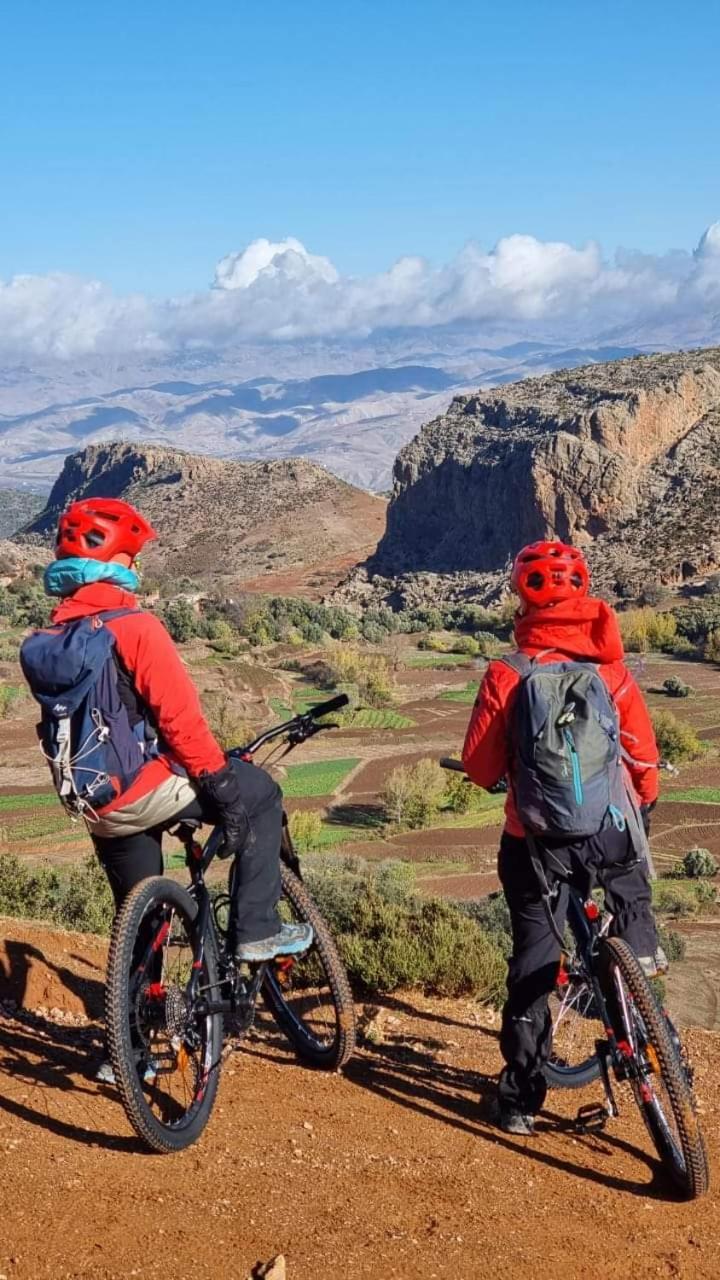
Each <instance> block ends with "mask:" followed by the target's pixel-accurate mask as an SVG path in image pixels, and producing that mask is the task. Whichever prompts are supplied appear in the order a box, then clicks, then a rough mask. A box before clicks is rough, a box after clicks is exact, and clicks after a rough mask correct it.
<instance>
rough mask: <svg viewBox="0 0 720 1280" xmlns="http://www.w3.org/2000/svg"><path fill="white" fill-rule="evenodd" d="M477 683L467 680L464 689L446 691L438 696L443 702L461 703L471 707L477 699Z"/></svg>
mask: <svg viewBox="0 0 720 1280" xmlns="http://www.w3.org/2000/svg"><path fill="white" fill-rule="evenodd" d="M477 691H478V681H477V680H469V681H468V683H467V684H466V685H465V688H464V689H446V690H445V692H444V693H441V694H440V697H441V698H442V700H443V702H462V703H464V704H465V705H467V706H469V707H470V706H472V704H473V702H474V701H475V699H476V697H477Z"/></svg>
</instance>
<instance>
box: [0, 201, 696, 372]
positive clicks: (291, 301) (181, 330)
mask: <svg viewBox="0 0 720 1280" xmlns="http://www.w3.org/2000/svg"><path fill="white" fill-rule="evenodd" d="M718 302H720V223H714V224H713V225H712V226H710V227H708V229H707V231H706V232H705V233H704V234H703V236H702V237H701V239H700V242H699V244H698V246H697V248H696V250H695V251H694V253H687V252H680V251H674V252H672V253H668V254H665V255H659V256H654V255H650V254H643V253H639V252H628V251H618V253H617V254H616V255H615V257H614V259H613V260H611V261H607V260H604V259H603V256H602V254H601V251H600V249H599V247H598V245H597V244H595V243H590V244H588V245H586V246H585V247H583V248H575V247H574V246H572V245H569V244H565V243H562V242H552V241H541V240H538V239H536V238H535V237H534V236H530V235H511V236H507V237H505V238H503V239H501V240H500V241H499V242H498V243H497V245H496V246H495V247H494V249H492V250H489V251H486V250H483V249H482V248H481V247H480V246H479V245H478V244H476V243H474V242H471V243H469V244H468V245H466V247H465V248H464V249H463V250H462V252H461V253H460V254H458V256H457V257H456V258H455V259H454V261H452V262H450V263H448V264H446V265H444V266H439V267H435V266H433V265H431V264H430V263H429V262H427V261H426V260H425V259H423V258H419V257H406V258H401V259H400V260H399V261H398V262H396V263H395V264H394V265H393V266H391V267H390V268H389V269H388V270H387V271H384V272H381V273H379V274H377V275H374V276H367V277H351V276H341V275H340V274H339V272H338V271H337V269H336V268H335V266H334V265H333V263H332V262H331V261H330V260H329V259H328V258H326V257H322V256H320V255H318V254H314V253H310V252H309V251H308V250H307V249H306V248H305V246H304V245H303V244H301V242H300V241H299V240H296V239H293V238H292V237H289V238H288V239H286V240H283V241H280V242H276V243H273V242H271V241H269V240H266V239H259V240H255V241H253V243H252V244H250V245H248V246H247V247H246V248H245V249H243V250H241V251H239V252H236V253H230V254H228V255H227V256H226V257H224V258H223V259H221V261H220V262H219V263H218V264H217V267H216V268H215V275H214V280H213V284H212V287H211V288H209V289H207V290H205V291H203V292H201V293H196V294H189V295H185V296H182V297H178V298H172V299H166V300H160V301H158V300H154V299H151V298H148V297H144V296H142V295H132V296H125V297H118V296H117V295H115V294H113V293H112V291H111V290H110V289H109V288H108V287H107V286H105V285H103V284H101V283H99V282H98V281H88V280H83V279H79V278H77V277H74V276H70V275H65V274H61V273H54V274H51V275H47V276H27V275H24V276H16V277H15V278H14V279H12V280H10V281H8V282H7V283H3V282H2V281H0V355H1V356H2V357H3V358H4V359H6V360H7V359H21V360H25V359H28V358H31V357H32V356H35V357H38V356H51V357H59V358H77V357H80V356H85V355H91V354H93V353H101V354H120V353H123V352H131V351H135V352H139V351H157V352H162V351H168V352H170V351H173V350H175V349H177V348H186V349H192V348H197V347H208V348H214V347H217V348H222V347H226V346H231V345H233V344H237V343H238V342H241V341H274V340H287V339H294V338H297V339H300V338H306V337H339V336H343V335H347V336H365V335H368V334H370V333H372V332H373V331H376V330H378V329H385V328H392V329H397V328H407V329H413V328H417V327H427V326H434V325H446V324H452V323H462V322H464V321H466V322H476V323H482V322H493V323H495V322H500V323H504V324H506V325H508V326H512V325H513V324H514V325H516V326H517V327H518V329H519V330H520V331H521V330H522V327H523V325H528V324H534V325H537V323H538V322H542V321H545V322H546V323H547V324H548V325H549V326H553V328H554V331H555V332H561V331H562V332H565V333H567V334H568V336H572V335H577V336H579V335H580V334H581V333H582V334H584V335H585V336H588V335H592V334H593V333H595V334H599V333H601V332H602V331H603V330H604V329H607V328H608V327H610V326H613V325H618V324H622V323H632V324H641V323H643V322H644V321H648V320H651V319H652V320H654V321H657V320H658V319H660V320H661V321H662V323H667V322H669V321H672V320H673V318H682V317H683V316H689V315H692V316H693V320H694V322H695V321H696V320H697V318H698V314H699V313H700V314H702V312H703V310H705V311H707V313H708V316H709V318H711V317H710V312H711V309H712V308H713V307H717V305H718Z"/></svg>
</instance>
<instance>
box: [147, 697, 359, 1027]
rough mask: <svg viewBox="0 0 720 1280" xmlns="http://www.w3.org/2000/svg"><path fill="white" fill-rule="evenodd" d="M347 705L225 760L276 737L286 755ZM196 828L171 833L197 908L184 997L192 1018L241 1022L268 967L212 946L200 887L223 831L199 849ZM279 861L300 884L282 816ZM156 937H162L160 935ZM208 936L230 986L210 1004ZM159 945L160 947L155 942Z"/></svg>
mask: <svg viewBox="0 0 720 1280" xmlns="http://www.w3.org/2000/svg"><path fill="white" fill-rule="evenodd" d="M348 702H349V698H348V697H347V695H346V694H338V696H337V697H335V698H330V699H329V700H328V701H327V702H323V703H319V704H318V705H317V706H314V707H310V709H309V710H308V711H306V712H304V713H303V714H302V715H299V716H294V717H293V719H292V720H286V721H284V722H283V723H282V724H279V725H274V726H273V727H272V728H271V729H268V730H266V732H265V733H262V734H260V735H259V737H257V738H255V740H254V741H253V742H251V743H249V744H248V745H247V746H245V747H235V748H233V750H231V751H229V752H228V755H229V756H230V757H231V758H234V759H238V760H242V761H244V762H245V763H248V764H250V763H252V762H253V758H254V756H255V754H256V753H257V752H258V751H259V750H260V749H261V748H262V747H264V746H266V745H267V744H268V743H270V742H272V741H274V740H276V739H278V738H284V739H285V740H286V741H287V744H288V748H287V749H288V751H291V750H292V749H293V747H296V746H298V745H299V744H300V743H302V742H305V741H307V739H308V738H310V737H312V736H313V735H314V734H316V733H319V732H320V731H321V730H323V729H330V728H334V727H335V726H334V725H332V724H329V723H326V724H318V720H319V719H321V718H322V717H324V716H327V715H331V714H332V713H333V712H334V711H339V710H340V709H341V708H342V707H345V706H347V705H348ZM199 826H200V823H196V822H192V821H185V822H181V823H179V824H178V826H177V827H176V828H175V834H176V836H177V837H178V839H179V840H180V841H181V843H182V844H183V845H184V846H185V860H186V863H187V867H188V870H189V872H190V890H189V892H190V894H191V895H192V897H193V898H194V899H195V902H196V903H197V909H198V911H197V918H196V922H195V929H194V931H193V933H194V936H193V964H192V974H191V977H190V982H189V984H188V988H187V997H188V1000H189V1001H190V1002H191V1003H192V1004H193V1007H194V1012H195V1015H196V1016H197V1017H198V1018H203V1017H208V1016H212V1015H213V1014H218V1013H221V1014H226V1015H230V1016H232V1017H234V1018H238V1016H240V1017H241V1018H242V1017H246V1016H249V1015H250V1014H251V1013H252V1009H253V1007H254V1005H255V1002H256V1000H257V997H258V995H259V993H260V988H261V987H262V984H263V979H264V977H265V973H266V970H267V962H266V961H264V962H262V963H261V964H257V965H245V964H241V965H237V964H236V962H235V960H234V958H233V957H232V955H231V954H228V951H227V949H224V948H222V947H220V946H218V945H217V941H218V938H217V925H216V922H215V919H214V916H213V910H212V900H211V898H210V893H209V891H208V887H207V884H206V883H205V873H206V871H207V869H208V867H209V866H210V864H211V862H212V861H213V859H214V858H215V857H216V856H218V855H219V854H220V850H221V848H222V839H223V836H222V828H221V827H219V826H218V827H215V828H214V829H213V831H212V832H211V833H210V836H209V837H208V839H207V841H206V842H205V845H202V844H201V843H200V841H199V840H198V839H197V832H198V828H199ZM280 859H281V861H282V862H284V863H285V865H286V866H288V867H289V868H290V870H291V871H293V872H294V873H295V875H296V876H297V877H298V878H299V879H302V875H301V872H300V861H299V859H298V856H297V853H296V852H295V849H294V847H293V843H292V838H291V836H290V831H289V828H288V820H287V814H286V813H285V812H284V811H283V827H282V838H281V842H280ZM160 933H161V934H162V930H161V931H160ZM210 933H212V934H214V940H215V943H216V954H217V957H218V962H219V966H220V981H219V985H220V987H221V988H222V987H223V986H229V990H230V994H229V996H227V997H223V998H219V999H210V998H208V997H207V996H206V995H204V994H202V993H200V992H199V990H198V984H199V982H200V976H201V974H202V970H203V963H204V959H205V950H206V947H207V939H208V935H209V934H210ZM158 936H160V935H158ZM160 945H162V944H161V943H160ZM152 946H153V949H159V945H158V940H157V939H155V941H154V942H153V944H152Z"/></svg>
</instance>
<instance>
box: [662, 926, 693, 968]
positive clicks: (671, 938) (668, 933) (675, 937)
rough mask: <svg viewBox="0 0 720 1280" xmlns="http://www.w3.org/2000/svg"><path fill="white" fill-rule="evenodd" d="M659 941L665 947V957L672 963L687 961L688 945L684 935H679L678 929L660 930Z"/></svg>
mask: <svg viewBox="0 0 720 1280" xmlns="http://www.w3.org/2000/svg"><path fill="white" fill-rule="evenodd" d="M658 939H659V941H660V946H661V947H663V949H664V951H665V955H666V956H667V958H668V960H669V961H670V962H671V963H672V962H673V961H674V960H684V959H685V952H686V951H687V943H686V941H685V939H684V938H683V936H682V934H681V933H678V931H677V929H668V928H660V929H658Z"/></svg>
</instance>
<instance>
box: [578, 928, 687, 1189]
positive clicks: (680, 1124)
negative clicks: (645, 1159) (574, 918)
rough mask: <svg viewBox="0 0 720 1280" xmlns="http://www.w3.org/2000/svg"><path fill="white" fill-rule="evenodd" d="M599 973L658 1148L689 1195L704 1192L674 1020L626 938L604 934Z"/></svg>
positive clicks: (634, 1087)
mask: <svg viewBox="0 0 720 1280" xmlns="http://www.w3.org/2000/svg"><path fill="white" fill-rule="evenodd" d="M600 972H601V975H602V983H603V991H604V994H605V997H606V1000H607V1002H608V1009H609V1011H610V1014H611V1017H612V1021H613V1026H614V1028H615V1034H616V1036H617V1039H618V1044H619V1047H620V1049H621V1051H622V1052H623V1053H624V1054H625V1056H626V1059H627V1075H628V1078H629V1081H630V1085H631V1087H632V1090H633V1093H634V1095H635V1101H636V1102H637V1104H638V1106H639V1108H640V1111H641V1113H642V1117H643V1119H644V1121H645V1124H646V1126H647V1129H648V1132H649V1134H650V1137H651V1138H652V1141H653V1144H654V1146H655V1150H656V1151H657V1153H658V1155H659V1157H660V1160H661V1161H662V1164H663V1167H664V1168H665V1169H666V1170H667V1171H668V1173H669V1174H670V1175H671V1177H672V1178H673V1181H674V1182H675V1183H676V1185H677V1186H678V1187H679V1188H681V1190H682V1191H683V1192H684V1193H685V1195H687V1196H688V1197H689V1198H695V1197H697V1196H701V1195H703V1194H704V1193H705V1192H706V1191H707V1189H708V1186H709V1183H710V1177H709V1170H708V1161H707V1153H706V1150H705V1143H704V1141H703V1136H702V1133H701V1131H700V1126H699V1123H698V1118H697V1115H696V1112H695V1100H694V1097H693V1093H692V1088H691V1086H690V1081H689V1078H688V1072H687V1068H686V1066H685V1064H684V1062H683V1059H682V1057H681V1055H680V1053H679V1051H678V1046H677V1042H676V1039H675V1038H674V1037H673V1035H672V1034H671V1028H670V1025H669V1023H668V1021H667V1019H666V1018H665V1015H664V1014H663V1012H662V1010H661V1009H660V1008H659V1007H658V1004H657V1001H656V999H655V996H654V995H653V992H652V989H651V987H650V985H649V983H648V980H647V978H646V977H645V975H644V973H643V972H642V969H641V968H640V965H639V964H638V961H637V958H636V956H635V955H634V953H633V951H632V949H631V948H630V947H629V946H628V944H627V943H626V942H623V941H622V940H621V939H620V938H607V939H605V941H604V942H603V944H602V947H601V964H600Z"/></svg>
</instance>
